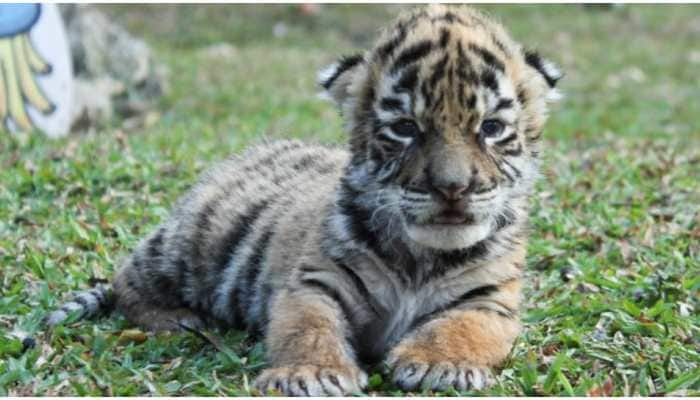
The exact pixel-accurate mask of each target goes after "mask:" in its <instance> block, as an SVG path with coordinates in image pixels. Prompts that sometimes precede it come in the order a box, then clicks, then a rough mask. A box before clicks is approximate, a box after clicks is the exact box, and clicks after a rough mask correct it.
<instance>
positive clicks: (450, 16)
mask: <svg viewBox="0 0 700 400" xmlns="http://www.w3.org/2000/svg"><path fill="white" fill-rule="evenodd" d="M431 21H432V22H440V21H445V22H447V23H450V24H452V23H455V22H458V23H460V24H462V25H465V26H469V24H467V23H466V22H464V20H463V19H461V18H460V17H458V16H457V14H455V13H453V12H452V11H448V12H447V13H445V15H441V16H439V17H433V18H431Z"/></svg>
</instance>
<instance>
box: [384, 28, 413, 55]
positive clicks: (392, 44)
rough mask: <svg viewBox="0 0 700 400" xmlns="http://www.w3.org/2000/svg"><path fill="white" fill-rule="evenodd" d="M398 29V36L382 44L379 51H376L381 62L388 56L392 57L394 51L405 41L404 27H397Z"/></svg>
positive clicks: (406, 31)
mask: <svg viewBox="0 0 700 400" xmlns="http://www.w3.org/2000/svg"><path fill="white" fill-rule="evenodd" d="M398 29H399V33H398V35H396V36H394V37H393V38H391V39H390V40H389V41H388V42H387V43H385V44H383V45H382V46H381V47H379V49H377V54H379V57H380V58H381V59H382V60H386V59H387V58H388V57H389V56H390V55H392V54H393V53H394V50H395V49H396V48H397V47H398V46H399V45H400V44H401V43H403V41H404V39H406V34H407V33H408V30H407V29H406V27H405V26H403V25H399V26H398Z"/></svg>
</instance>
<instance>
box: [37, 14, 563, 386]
mask: <svg viewBox="0 0 700 400" xmlns="http://www.w3.org/2000/svg"><path fill="white" fill-rule="evenodd" d="M560 75H561V74H560V73H559V72H558V70H556V68H555V67H554V66H553V64H551V63H550V62H548V61H545V60H543V59H542V58H541V57H540V56H539V55H536V54H535V53H533V52H530V51H525V50H523V49H522V48H521V47H520V45H518V44H517V43H515V42H514V41H513V40H512V39H511V38H510V37H509V36H508V34H507V33H506V32H505V31H504V29H503V28H502V27H501V26H500V25H498V24H496V23H495V22H493V21H491V20H490V19H488V18H487V17H485V16H484V15H482V14H480V13H478V12H476V11H474V10H471V9H468V8H463V7H446V6H439V5H432V6H429V7H426V8H421V9H417V10H415V11H413V12H410V13H407V14H406V15H403V16H401V17H400V18H399V19H398V21H397V22H396V23H395V24H394V25H393V26H392V27H391V28H390V29H388V30H386V31H385V32H384V33H383V35H382V37H381V38H380V39H379V41H378V43H377V44H376V45H375V46H374V48H373V49H372V50H370V51H368V52H367V53H365V54H360V55H355V56H351V57H346V58H343V59H341V60H340V61H339V62H338V63H336V64H334V65H332V66H331V67H329V68H327V69H326V70H324V71H323V72H322V74H320V76H319V78H320V84H321V86H322V87H323V88H324V89H325V90H326V94H327V95H328V96H329V97H330V98H331V99H333V100H334V101H335V102H336V103H337V104H338V106H339V108H340V109H341V111H342V114H343V116H344V118H345V121H346V128H347V130H348V133H349V134H350V144H349V148H348V149H344V148H329V147H323V146H317V145H309V144H304V143H302V142H298V141H281V142H274V143H267V144H261V145H258V146H255V147H252V148H250V149H249V150H248V151H247V152H246V153H244V154H243V155H241V156H237V157H233V158H231V159H229V160H227V161H225V162H223V163H221V164H220V165H218V166H216V167H214V168H213V169H211V170H210V171H208V172H207V173H205V174H204V175H203V176H202V178H201V179H200V181H199V182H198V183H197V184H196V185H195V186H194V187H193V188H192V189H191V190H190V191H189V192H188V193H187V194H186V195H185V196H184V197H182V198H181V199H180V201H179V202H178V203H177V205H176V206H175V208H174V210H173V212H172V215H171V217H170V218H169V219H168V220H167V221H165V222H164V223H163V224H162V225H161V226H159V227H158V228H157V229H155V230H154V231H153V232H152V233H151V234H150V235H149V236H147V237H146V238H145V239H144V240H143V241H142V242H141V243H140V244H139V245H138V247H137V248H136V249H135V250H134V251H133V253H132V254H131V255H130V256H129V257H127V258H126V260H125V261H124V265H123V266H122V267H121V269H120V270H119V271H118V273H117V274H116V276H115V278H114V280H113V291H114V297H115V301H116V308H117V309H118V310H119V311H120V312H121V313H123V314H124V315H126V316H127V318H129V319H130V320H131V321H133V322H134V323H137V324H139V325H142V326H144V327H146V328H149V329H153V330H169V329H178V328H179V327H181V325H182V324H186V325H190V326H207V325H209V326H211V325H215V326H221V327H234V328H241V329H248V330H250V331H251V332H252V333H256V334H260V335H262V336H263V337H264V340H265V342H266V345H267V350H268V356H269V361H270V368H269V369H267V370H265V371H264V372H263V373H262V374H261V375H260V376H259V377H258V378H257V380H256V386H257V387H258V388H259V389H261V390H263V391H265V390H270V389H277V390H279V391H281V392H283V393H285V394H290V395H342V394H348V393H353V392H358V391H360V390H361V389H362V388H363V387H364V385H365V384H366V381H367V379H366V374H365V372H364V367H365V366H367V365H370V364H374V363H377V362H380V361H385V362H386V365H388V366H389V367H390V368H391V374H392V377H393V379H394V382H395V383H396V384H397V385H399V386H400V387H402V388H403V389H406V390H412V389H416V388H419V387H423V388H436V389H443V388H446V387H449V386H454V387H456V388H458V389H467V388H483V387H485V386H487V385H488V383H489V369H490V368H491V367H494V366H497V365H498V364H499V363H500V362H501V361H502V360H503V359H504V357H505V356H506V355H507V354H508V352H509V350H510V347H511V345H512V343H513V340H514V339H515V337H516V335H517V334H518V331H519V323H518V308H519V297H520V287H521V277H522V273H523V271H522V270H523V266H524V262H525V248H526V242H527V233H526V232H527V214H528V198H529V196H530V194H531V193H532V189H533V185H534V182H535V181H536V179H537V177H538V164H539V161H538V154H539V151H540V150H539V148H538V146H539V142H538V138H539V136H540V134H541V132H542V128H543V125H544V122H545V120H546V114H547V98H548V96H550V95H551V91H552V90H554V85H555V84H556V81H557V80H558V79H559V78H560ZM550 97H551V96H550ZM83 299H84V301H80V302H78V303H69V304H73V305H71V306H69V307H67V308H65V309H62V311H59V312H58V313H59V314H56V313H55V314H53V315H52V316H51V317H50V318H49V320H50V322H51V323H57V322H60V320H61V319H62V318H59V317H61V315H60V313H61V312H62V313H63V314H66V313H67V312H68V311H70V310H71V309H73V308H76V306H75V304H78V305H80V304H82V303H87V304H90V307H91V309H92V310H93V311H95V310H96V309H97V308H99V307H94V304H96V302H95V301H87V298H85V297H83ZM97 303H100V302H99V301H98V302H97ZM88 314H91V313H88V312H86V313H85V315H86V316H87V315H88Z"/></svg>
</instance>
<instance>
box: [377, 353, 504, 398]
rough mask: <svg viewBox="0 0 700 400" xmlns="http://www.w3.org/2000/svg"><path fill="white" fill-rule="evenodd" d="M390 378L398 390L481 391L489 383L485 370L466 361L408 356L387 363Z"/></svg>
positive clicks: (393, 358)
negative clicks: (432, 360) (451, 388)
mask: <svg viewBox="0 0 700 400" xmlns="http://www.w3.org/2000/svg"><path fill="white" fill-rule="evenodd" d="M387 363H388V365H389V367H390V368H391V370H392V371H393V375H392V379H393V382H394V384H395V385H396V386H398V387H400V388H401V389H402V390H406V391H410V390H416V389H420V390H429V389H432V390H446V389H448V388H450V387H454V388H455V389H457V390H481V389H484V388H487V387H489V386H491V385H492V384H493V378H492V376H491V371H490V370H489V369H488V368H482V367H475V366H473V365H471V364H470V363H468V362H459V363H455V362H451V361H438V362H430V361H426V360H420V359H416V358H412V357H392V358H390V359H389V360H388V361H387Z"/></svg>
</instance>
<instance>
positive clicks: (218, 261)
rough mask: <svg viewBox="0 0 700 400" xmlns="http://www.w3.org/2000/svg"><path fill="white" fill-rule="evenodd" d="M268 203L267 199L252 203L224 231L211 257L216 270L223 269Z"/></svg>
mask: <svg viewBox="0 0 700 400" xmlns="http://www.w3.org/2000/svg"><path fill="white" fill-rule="evenodd" d="M269 203H270V201H269V200H263V201H261V202H259V203H257V204H253V205H252V206H250V207H248V209H247V210H246V211H245V212H244V213H243V214H241V215H240V216H238V220H237V221H236V223H235V224H234V225H233V227H231V229H229V230H228V231H227V232H226V234H225V235H224V237H223V238H222V239H221V241H220V242H219V243H218V245H219V246H218V252H217V253H216V254H215V255H214V257H213V259H214V266H215V268H218V271H221V270H223V269H224V268H225V267H226V266H227V265H228V262H229V261H230V258H231V256H232V255H233V254H234V253H235V252H236V250H237V249H238V246H239V245H240V244H241V243H243V242H244V241H245V238H246V237H247V236H248V235H249V234H250V233H251V229H252V227H253V225H254V224H255V221H256V220H257V219H258V218H259V217H260V213H262V212H263V210H265V209H266V208H267V206H268V205H269Z"/></svg>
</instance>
